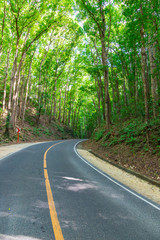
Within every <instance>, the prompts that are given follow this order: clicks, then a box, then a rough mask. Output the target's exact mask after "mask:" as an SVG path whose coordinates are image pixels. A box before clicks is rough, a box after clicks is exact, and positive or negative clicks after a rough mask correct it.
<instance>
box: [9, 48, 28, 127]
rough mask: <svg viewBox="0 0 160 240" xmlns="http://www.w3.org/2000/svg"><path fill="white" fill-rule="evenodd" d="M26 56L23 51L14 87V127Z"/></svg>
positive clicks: (12, 121)
mask: <svg viewBox="0 0 160 240" xmlns="http://www.w3.org/2000/svg"><path fill="white" fill-rule="evenodd" d="M25 57H26V53H25V52H23V53H22V56H21V60H20V63H19V65H18V75H17V79H15V86H14V89H13V104H12V115H11V123H12V126H13V129H14V128H15V125H16V120H17V105H18V95H19V85H20V80H21V68H22V64H23V61H24V59H25Z"/></svg>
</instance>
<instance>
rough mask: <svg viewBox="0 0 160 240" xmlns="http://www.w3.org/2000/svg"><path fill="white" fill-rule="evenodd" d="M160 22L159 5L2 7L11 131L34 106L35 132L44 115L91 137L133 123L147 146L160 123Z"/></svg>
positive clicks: (85, 1) (155, 0)
mask: <svg viewBox="0 0 160 240" xmlns="http://www.w3.org/2000/svg"><path fill="white" fill-rule="evenodd" d="M159 16H160V3H159V0H137V1H132V0H95V1H94V0H73V1H72V0H54V1H53V0H2V1H1V2H0V112H1V114H2V113H4V112H5V113H7V120H6V128H8V129H15V127H16V124H17V119H18V120H20V121H21V126H23V124H24V121H25V116H26V112H27V111H29V110H28V106H33V107H35V109H36V112H35V117H36V124H37V126H38V125H39V124H40V117H41V116H42V115H43V116H44V117H45V118H46V121H48V123H49V122H50V121H51V120H52V119H53V118H54V119H57V120H58V121H59V122H62V123H63V124H65V125H67V126H70V127H71V128H72V129H73V131H74V132H75V134H76V135H78V136H79V137H81V138H85V137H88V136H91V134H92V132H93V131H94V129H96V128H97V127H98V126H102V125H103V127H104V129H105V130H106V132H107V133H109V132H110V129H111V127H112V126H113V125H114V124H116V123H117V124H120V125H121V124H122V123H123V122H125V121H127V120H132V121H133V120H134V123H136V124H137V123H139V124H140V123H143V126H144V128H145V133H146V139H147V138H148V137H149V134H148V132H149V130H148V129H150V127H151V126H153V125H154V126H157V124H159V117H160V68H159V65H160V54H159V53H160V17H159ZM8 126H9V127H8ZM10 131H12V130H10ZM133 140H134V139H133ZM158 141H160V138H159V140H158Z"/></svg>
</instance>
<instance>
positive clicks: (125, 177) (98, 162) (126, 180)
mask: <svg viewBox="0 0 160 240" xmlns="http://www.w3.org/2000/svg"><path fill="white" fill-rule="evenodd" d="M91 149H92V151H93V152H96V153H98V154H99V155H100V153H101V156H103V157H104V152H103V151H102V152H101V151H100V149H99V151H97V148H96V147H95V143H94V144H93V142H92V141H86V142H83V143H81V144H80V145H79V146H78V152H79V154H80V155H81V156H82V157H84V158H85V159H87V160H88V161H89V162H90V163H92V164H93V165H94V166H96V167H97V168H99V169H101V170H102V171H103V172H106V173H107V174H109V175H110V176H111V177H113V178H115V179H116V180H118V181H120V182H122V183H123V184H125V185H126V186H128V187H129V188H131V189H133V190H135V191H136V192H138V193H139V194H142V195H144V196H146V197H147V198H148V199H151V200H152V201H154V202H156V203H158V204H160V187H158V186H155V185H154V184H151V183H150V182H148V181H145V180H142V179H141V178H139V177H136V176H135V175H133V174H130V173H128V172H126V171H124V170H122V169H119V168H118V167H116V166H113V165H112V164H110V163H108V162H106V161H104V160H102V159H100V158H98V157H96V156H95V155H93V154H92V153H91V152H89V151H90V150H91ZM88 150H89V151H88ZM109 160H110V161H111V159H109ZM112 161H113V162H114V160H112ZM159 186H160V184H159Z"/></svg>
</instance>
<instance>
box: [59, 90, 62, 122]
mask: <svg viewBox="0 0 160 240" xmlns="http://www.w3.org/2000/svg"><path fill="white" fill-rule="evenodd" d="M59 94H60V96H59V115H58V120H59V121H60V122H61V95H62V92H61V90H60V93H59Z"/></svg>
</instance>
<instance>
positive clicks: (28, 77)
mask: <svg viewBox="0 0 160 240" xmlns="http://www.w3.org/2000/svg"><path fill="white" fill-rule="evenodd" d="M34 54H35V52H34ZM34 54H33V56H34ZM33 56H32V59H31V62H30V66H29V71H28V76H27V81H26V93H25V99H24V103H23V112H22V125H24V117H25V112H26V104H27V98H28V89H29V80H30V75H31V69H32V62H33Z"/></svg>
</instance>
